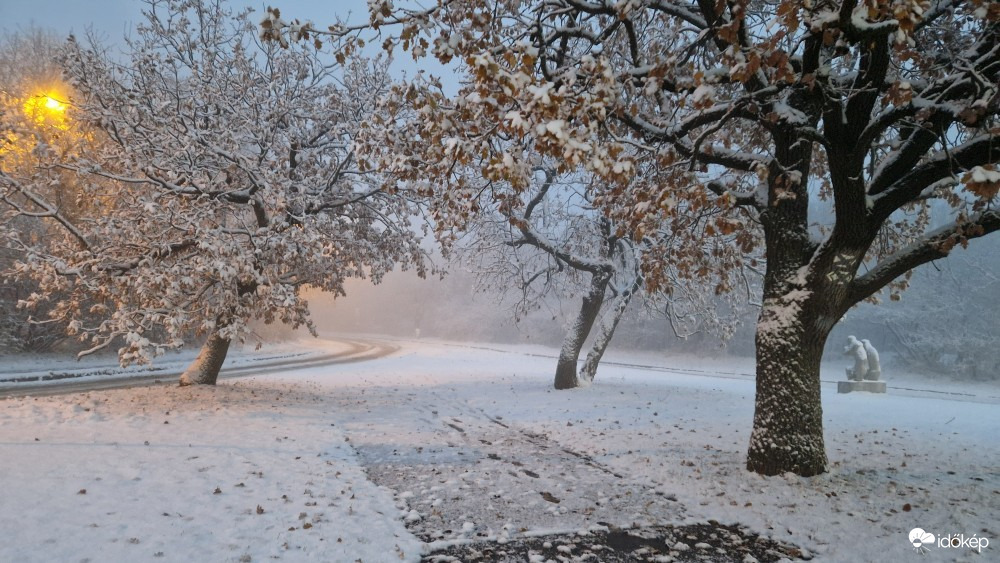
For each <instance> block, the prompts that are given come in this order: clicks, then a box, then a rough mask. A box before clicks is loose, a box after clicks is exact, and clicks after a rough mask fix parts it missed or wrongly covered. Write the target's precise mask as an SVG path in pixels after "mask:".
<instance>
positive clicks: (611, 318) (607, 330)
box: [580, 288, 634, 385]
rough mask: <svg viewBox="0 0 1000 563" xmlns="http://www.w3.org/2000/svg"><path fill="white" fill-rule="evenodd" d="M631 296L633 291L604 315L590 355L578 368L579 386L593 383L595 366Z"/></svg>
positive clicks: (602, 355) (626, 294)
mask: <svg viewBox="0 0 1000 563" xmlns="http://www.w3.org/2000/svg"><path fill="white" fill-rule="evenodd" d="M633 289H634V288H633ZM633 294H634V291H629V292H627V293H625V294H623V295H622V296H621V297H620V298H619V299H618V301H617V302H616V303H615V307H614V309H612V310H611V311H610V312H609V313H608V314H606V318H605V319H604V322H603V323H601V329H600V331H599V332H598V333H597V337H596V338H595V339H594V345H593V347H591V349H590V353H588V354H587V359H586V360H584V362H583V367H582V368H580V383H581V384H583V385H590V384H591V383H592V382H593V381H594V377H596V376H597V365H598V364H600V363H601V358H603V357H604V351H605V350H607V349H608V344H610V343H611V339H612V338H613V337H614V335H615V329H617V328H618V323H619V322H621V320H622V317H623V316H624V315H625V310H626V309H628V304H629V302H630V301H632V295H633Z"/></svg>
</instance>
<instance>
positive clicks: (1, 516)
mask: <svg viewBox="0 0 1000 563" xmlns="http://www.w3.org/2000/svg"><path fill="white" fill-rule="evenodd" d="M396 344H398V345H399V346H400V350H399V351H397V352H396V353H395V354H393V355H391V356H389V357H385V358H381V359H376V360H372V361H369V362H365V363H355V364H346V365H335V366H326V367H313V368H290V369H289V370H287V371H283V372H278V373H273V374H269V375H266V376H262V377H258V378H244V379H238V380H227V381H225V382H223V383H221V384H220V385H219V386H218V387H217V388H208V389H204V388H196V389H192V388H177V387H173V386H169V387H145V388H136V389H123V390H113V391H101V392H90V393H82V394H74V395H63V396H54V397H39V398H20V399H6V400H0V475H2V476H3V477H2V479H0V529H3V530H5V531H7V533H6V537H5V541H3V542H0V561H95V562H96V561H137V560H151V561H191V560H196V561H265V560H271V559H277V560H284V561H307V560H309V561H312V560H322V561H348V562H349V561H355V560H361V561H364V562H379V561H386V562H388V561H400V560H404V561H417V560H419V559H420V556H421V554H422V553H426V552H429V551H430V550H431V549H433V548H435V547H441V546H445V545H451V544H456V543H464V542H469V541H472V540H475V539H477V538H479V539H483V538H489V539H495V540H500V541H506V540H507V539H515V538H518V537H522V536H525V535H535V534H543V533H549V532H582V531H585V530H588V529H594V528H596V527H612V528H614V527H628V526H631V525H633V524H638V525H651V524H685V523H687V524H690V523H696V522H706V521H708V520H710V519H711V520H717V521H719V522H722V523H724V524H739V525H741V526H743V527H746V528H748V529H749V530H750V531H752V532H755V533H759V534H762V535H764V536H767V537H770V538H773V539H775V540H777V541H779V542H782V543H784V544H789V545H794V546H797V547H798V548H800V549H802V550H803V554H804V555H806V556H813V557H814V558H815V559H816V560H821V561H852V562H853V561H907V560H911V559H912V560H925V559H926V560H929V561H937V560H956V559H958V560H966V559H967V560H972V561H980V560H982V561H986V560H995V554H994V553H993V552H995V551H996V550H997V549H1000V537H998V536H1000V452H998V447H997V444H998V438H997V434H998V431H1000V409H997V406H996V404H997V403H1000V399H998V398H997V396H1000V390H997V389H995V388H992V387H989V386H982V385H978V386H977V385H968V386H964V385H945V384H943V383H936V384H935V383H932V382H929V381H922V380H918V379H917V378H909V377H904V375H903V374H893V373H888V374H887V377H888V379H889V385H890V393H889V394H886V395H869V394H849V395H838V394H837V393H836V388H835V385H834V384H833V383H825V384H824V416H825V419H826V433H827V449H828V452H829V454H830V458H831V462H832V463H831V470H830V472H829V473H827V474H825V475H822V476H819V477H815V478H811V479H802V478H798V477H794V476H782V477H773V478H764V477H760V476H756V475H753V474H749V473H747V472H746V471H745V470H744V469H743V461H744V455H745V450H746V444H747V439H748V434H749V428H750V423H751V418H752V412H753V382H752V379H751V378H750V377H749V376H748V375H747V374H749V373H751V372H752V362H750V361H749V360H738V359H724V360H713V359H709V358H695V357H673V358H668V357H663V356H656V355H641V356H640V355H626V354H619V355H617V356H612V357H610V358H609V360H610V363H609V364H607V365H603V366H602V368H601V370H600V372H599V373H598V379H597V382H596V383H595V385H594V386H593V387H591V388H588V389H580V390H573V391H568V392H565V391H564V392H557V391H553V390H551V389H550V384H551V381H550V380H551V375H552V373H553V370H554V361H553V360H552V359H551V358H549V357H548V356H549V355H552V354H553V353H554V352H553V351H552V350H548V349H544V348H526V347H510V346H496V345H486V346H478V347H470V346H468V345H462V344H454V343H445V342H426V341H425V342H419V343H418V342H397V343H396ZM329 346H331V347H337V346H340V345H338V344H336V343H330V344H329ZM626 364H629V365H626ZM828 368H829V369H827V370H826V371H825V372H824V380H829V381H831V382H833V381H836V380H837V379H841V378H842V376H841V374H842V373H843V363H840V364H831V365H830V366H828ZM887 371H888V370H887ZM954 393H958V394H954ZM914 528H922V529H924V530H926V531H927V532H930V533H932V534H934V535H935V537H936V538H939V537H942V536H952V537H954V536H956V535H963V536H964V537H965V539H967V538H969V537H972V536H975V537H976V538H987V539H988V540H989V542H991V543H992V545H989V546H988V547H986V548H985V549H983V551H982V554H978V553H976V551H975V550H970V549H969V548H967V547H965V548H950V549H945V548H939V547H931V548H930V550H929V552H928V553H926V554H925V556H924V557H919V556H918V555H917V554H916V553H915V552H914V549H913V547H912V546H911V545H910V544H909V542H908V535H909V533H910V531H911V530H912V529H914ZM425 542H429V543H425ZM980 543H982V542H980ZM679 549H682V550H683V549H690V550H692V552H693V553H697V554H701V555H704V557H707V558H709V559H711V558H712V555H713V554H712V552H711V551H710V550H708V548H707V547H706V546H705V545H704V544H695V545H686V546H684V547H681V548H679ZM699 550H703V551H704V553H702V552H700V551H699ZM682 555H683V554H682ZM566 556H567V557H569V555H568V554H567V555H566ZM665 560H666V559H665Z"/></svg>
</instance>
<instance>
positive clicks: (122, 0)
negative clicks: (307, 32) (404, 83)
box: [0, 0, 459, 92]
mask: <svg viewBox="0 0 1000 563" xmlns="http://www.w3.org/2000/svg"><path fill="white" fill-rule="evenodd" d="M228 4H229V5H230V6H231V7H233V8H234V9H236V8H241V7H245V6H249V7H252V8H253V9H254V10H255V11H256V12H257V13H259V14H260V15H261V17H263V14H264V13H265V11H266V8H267V6H268V5H270V6H274V7H277V8H280V9H281V17H282V18H283V19H285V20H291V19H293V18H296V19H299V20H301V21H312V22H313V23H314V24H315V25H316V27H318V28H320V29H323V28H325V27H326V26H327V25H329V24H331V23H334V21H336V16H337V15H340V16H341V17H342V18H344V19H346V20H347V21H349V22H350V23H361V22H364V21H367V18H368V6H367V4H368V3H367V0H326V1H324V0H263V1H261V0H229V1H228ZM146 6H147V5H146V3H145V2H143V1H142V0H0V31H6V32H14V31H17V30H19V29H23V28H25V27H27V26H29V25H31V24H35V25H36V26H37V27H39V28H41V29H43V30H49V31H53V32H55V33H56V34H57V35H59V36H67V35H69V34H70V33H74V34H76V35H78V36H82V35H84V34H85V33H86V32H87V30H88V29H93V30H94V31H95V32H96V33H97V36H98V38H100V39H101V40H102V41H103V42H105V43H107V44H115V43H118V44H121V39H122V38H123V37H124V36H125V34H126V33H127V32H128V31H129V30H131V29H132V28H134V27H135V24H136V23H137V22H140V21H142V20H143V17H142V10H143V9H144V8H145V7H146ZM380 43H381V42H380V41H375V42H374V43H370V51H371V52H368V50H366V53H368V55H369V56H374V55H375V54H377V53H379V52H380V51H379V50H378V48H377V47H378V45H379V44H380ZM390 68H391V72H392V74H394V75H396V76H397V77H399V76H401V75H402V74H404V73H405V74H406V75H407V76H412V75H413V74H414V72H415V71H416V70H417V69H418V68H419V69H425V70H426V71H427V72H428V73H429V74H432V75H434V76H437V77H439V78H441V80H442V82H443V84H444V87H445V89H446V91H450V92H454V91H455V90H457V89H458V80H459V77H458V75H457V74H456V73H455V71H454V69H449V68H446V67H444V66H442V65H440V64H439V63H438V62H437V61H436V60H431V59H429V58H425V59H422V60H421V61H420V62H419V65H418V63H415V62H414V61H413V59H412V58H411V57H410V55H409V54H408V53H397V54H396V56H395V60H394V61H393V63H392V66H391V67H390Z"/></svg>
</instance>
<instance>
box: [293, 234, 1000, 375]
mask: <svg viewBox="0 0 1000 563" xmlns="http://www.w3.org/2000/svg"><path fill="white" fill-rule="evenodd" d="M880 298H881V303H880V304H877V305H875V304H871V303H862V304H861V305H858V306H857V307H855V308H853V309H852V310H851V311H850V312H848V314H847V315H845V317H844V319H843V320H842V321H841V322H840V323H839V324H838V325H837V326H836V328H834V330H833V332H832V333H831V335H830V338H829V340H828V341H827V346H826V352H825V355H824V359H825V360H833V361H837V360H841V359H842V360H843V361H844V362H845V365H846V363H847V362H848V358H847V357H846V356H844V355H843V347H844V345H845V343H846V340H847V336H848V335H855V336H857V337H858V338H859V339H863V338H867V339H868V340H870V341H871V342H872V344H873V345H874V346H875V347H876V348H877V349H878V350H879V352H880V353H881V357H882V363H883V365H884V366H885V368H886V370H885V372H886V376H887V377H889V378H891V377H892V368H893V367H894V366H895V367H898V368H900V369H908V370H912V371H917V372H923V373H928V374H940V375H946V376H950V377H955V378H958V379H963V380H980V381H984V380H994V381H995V380H998V379H1000V345H998V342H997V334H998V329H1000V316H998V312H1000V311H998V309H1000V305H998V302H1000V248H998V246H997V244H996V241H995V240H991V239H989V238H986V239H982V240H977V241H973V242H972V243H971V244H970V245H969V247H968V248H967V249H962V248H956V249H955V250H954V251H953V252H952V255H951V256H949V257H948V258H947V259H944V260H939V261H937V262H934V263H932V264H928V265H926V266H924V267H922V268H918V269H917V270H915V271H914V273H913V277H912V280H911V284H910V288H909V289H907V290H906V291H904V292H903V294H902V299H901V300H900V301H890V300H889V298H888V295H887V294H886V293H885V292H883V294H881V295H880ZM512 299H513V296H511V295H508V296H506V298H505V296H504V295H502V294H499V293H496V292H488V291H481V290H477V286H476V283H475V276H474V275H472V274H471V273H469V272H468V271H466V270H463V269H460V268H456V269H454V270H452V271H451V272H450V273H449V274H447V275H446V276H445V277H444V278H443V279H438V278H437V277H431V276H429V277H428V278H427V279H420V278H419V277H418V276H417V275H416V274H415V273H414V272H400V271H395V272H392V273H391V274H389V275H388V276H386V278H385V279H384V280H383V281H382V283H381V284H379V285H372V284H371V282H370V281H368V280H352V281H351V282H350V283H349V284H348V286H347V296H346V297H339V298H337V299H334V298H333V297H332V296H330V295H327V294H321V293H318V292H315V293H313V294H311V296H310V298H309V300H310V306H311V310H312V317H313V320H314V322H315V324H316V327H317V329H318V330H319V331H320V333H331V332H336V333H340V334H352V333H365V334H386V335H392V336H397V337H406V338H414V337H416V334H417V333H416V331H417V329H419V331H420V333H419V334H420V336H421V337H425V338H441V339H448V340H464V341H481V342H498V343H525V344H540V345H548V346H555V347H558V346H559V345H560V344H561V342H562V338H563V336H564V335H565V331H566V328H567V327H568V325H569V323H571V322H572V320H573V319H574V316H575V315H576V313H577V312H578V307H579V304H580V302H579V299H572V300H564V301H563V302H561V303H560V302H550V303H547V304H546V306H545V307H543V308H542V309H541V310H538V311H536V312H535V313H533V314H531V315H529V316H528V317H527V318H525V319H523V320H521V321H520V322H518V323H515V322H514V320H513V317H514V314H513V305H512V302H511V300H512ZM755 322H756V317H755V313H754V314H753V315H748V318H745V319H744V321H743V325H742V326H741V327H740V328H739V329H738V330H737V331H736V333H735V335H734V336H733V338H732V339H731V340H730V341H729V342H728V343H723V342H721V341H720V340H719V339H718V338H717V337H714V336H711V335H708V334H696V335H694V336H692V337H689V338H687V339H679V338H676V337H675V336H674V335H673V332H672V330H671V329H670V326H669V323H668V322H667V321H666V320H665V319H664V318H663V317H662V315H654V314H651V313H650V312H649V311H647V310H644V309H643V308H642V306H641V305H637V304H633V305H632V306H631V307H630V310H629V312H628V314H627V316H626V318H625V319H623V320H622V323H621V326H619V328H618V330H617V331H616V333H615V337H614V340H613V341H612V343H611V346H610V349H611V350H643V351H659V352H664V353H698V354H706V355H711V356H724V355H733V356H753V353H754V343H753V331H754V324H755Z"/></svg>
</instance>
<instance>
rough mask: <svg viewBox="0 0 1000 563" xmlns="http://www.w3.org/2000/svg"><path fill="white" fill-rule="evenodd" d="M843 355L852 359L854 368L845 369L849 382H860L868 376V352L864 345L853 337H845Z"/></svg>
mask: <svg viewBox="0 0 1000 563" xmlns="http://www.w3.org/2000/svg"><path fill="white" fill-rule="evenodd" d="M844 355H846V356H852V357H853V358H854V367H853V368H847V379H849V380H851V381H862V380H863V379H864V378H865V376H866V375H868V352H866V351H865V345H864V344H862V343H861V342H859V341H858V339H857V338H855V337H854V336H853V335H852V336H848V337H847V346H845V347H844Z"/></svg>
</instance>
